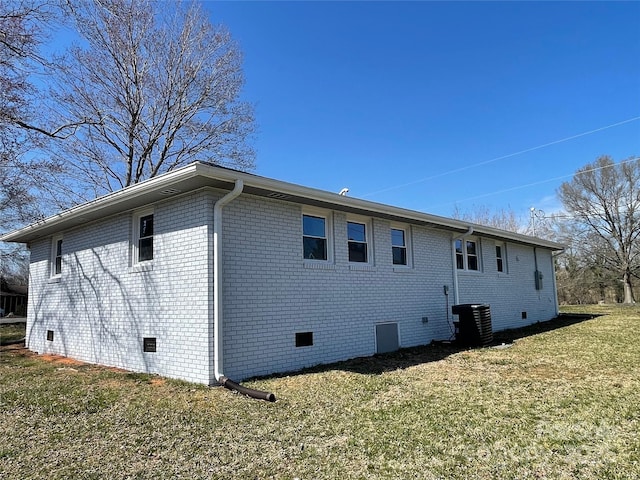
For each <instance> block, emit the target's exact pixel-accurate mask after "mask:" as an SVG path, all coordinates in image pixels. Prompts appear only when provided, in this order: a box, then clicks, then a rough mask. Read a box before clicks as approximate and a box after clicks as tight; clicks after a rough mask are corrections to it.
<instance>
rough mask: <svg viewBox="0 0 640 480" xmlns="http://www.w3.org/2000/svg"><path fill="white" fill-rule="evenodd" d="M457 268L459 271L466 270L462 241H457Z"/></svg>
mask: <svg viewBox="0 0 640 480" xmlns="http://www.w3.org/2000/svg"><path fill="white" fill-rule="evenodd" d="M456 267H457V268H458V270H463V269H464V252H463V251H462V240H460V239H458V240H456Z"/></svg>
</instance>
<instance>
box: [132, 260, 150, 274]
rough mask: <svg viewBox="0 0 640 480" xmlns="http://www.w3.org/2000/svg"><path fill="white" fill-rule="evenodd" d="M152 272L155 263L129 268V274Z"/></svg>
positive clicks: (145, 263) (140, 264) (138, 264)
mask: <svg viewBox="0 0 640 480" xmlns="http://www.w3.org/2000/svg"><path fill="white" fill-rule="evenodd" d="M152 270H153V263H151V262H144V263H137V264H135V265H133V266H131V267H129V273H140V272H150V271H152Z"/></svg>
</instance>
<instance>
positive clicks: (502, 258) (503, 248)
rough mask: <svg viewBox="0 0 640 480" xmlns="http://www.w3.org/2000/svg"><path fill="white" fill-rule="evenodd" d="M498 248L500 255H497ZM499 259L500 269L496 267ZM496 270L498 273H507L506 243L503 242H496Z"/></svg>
mask: <svg viewBox="0 0 640 480" xmlns="http://www.w3.org/2000/svg"><path fill="white" fill-rule="evenodd" d="M498 248H500V254H501V255H500V256H499V257H498ZM499 260H500V261H502V270H500V269H499V268H498V264H499ZM496 271H497V272H498V273H504V274H507V273H509V269H508V266H507V244H506V243H505V242H496Z"/></svg>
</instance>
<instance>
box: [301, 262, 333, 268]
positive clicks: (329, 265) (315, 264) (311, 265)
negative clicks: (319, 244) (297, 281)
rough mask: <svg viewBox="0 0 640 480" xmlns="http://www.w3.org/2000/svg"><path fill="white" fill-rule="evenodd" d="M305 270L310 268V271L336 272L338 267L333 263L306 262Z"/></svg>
mask: <svg viewBox="0 0 640 480" xmlns="http://www.w3.org/2000/svg"><path fill="white" fill-rule="evenodd" d="M304 268H308V269H309V270H335V269H336V266H335V265H334V264H333V263H329V262H326V263H325V262H319V261H318V262H312V261H305V262H304Z"/></svg>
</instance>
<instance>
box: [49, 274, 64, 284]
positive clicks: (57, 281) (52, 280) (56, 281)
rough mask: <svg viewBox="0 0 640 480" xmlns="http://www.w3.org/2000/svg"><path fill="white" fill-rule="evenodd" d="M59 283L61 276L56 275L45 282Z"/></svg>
mask: <svg viewBox="0 0 640 480" xmlns="http://www.w3.org/2000/svg"><path fill="white" fill-rule="evenodd" d="M61 281H62V276H61V275H57V276H55V277H49V279H48V280H47V283H60V282H61Z"/></svg>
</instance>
